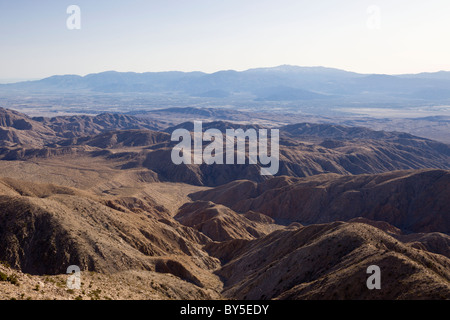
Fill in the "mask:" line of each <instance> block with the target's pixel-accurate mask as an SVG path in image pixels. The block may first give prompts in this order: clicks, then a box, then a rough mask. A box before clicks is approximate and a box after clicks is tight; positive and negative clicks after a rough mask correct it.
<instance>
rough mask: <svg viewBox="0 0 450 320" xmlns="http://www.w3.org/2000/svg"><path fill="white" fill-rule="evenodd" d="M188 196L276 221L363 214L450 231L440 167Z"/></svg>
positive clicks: (449, 194) (240, 186)
mask: <svg viewBox="0 0 450 320" xmlns="http://www.w3.org/2000/svg"><path fill="white" fill-rule="evenodd" d="M191 197H192V199H194V200H204V201H212V202H215V203H218V204H223V205H225V206H228V207H230V208H231V209H233V210H235V211H237V212H247V211H249V210H254V211H257V212H261V213H264V214H266V215H268V216H270V217H272V218H274V219H275V220H279V221H298V222H300V223H304V224H310V223H323V222H331V221H336V220H350V219H352V218H356V217H364V218H368V219H371V220H377V221H386V222H389V223H390V224H392V225H394V226H395V227H398V228H400V229H403V230H409V231H414V232H432V231H437V232H444V233H450V219H449V214H450V203H449V201H448V199H449V198H450V172H449V171H445V170H419V171H397V172H389V173H384V174H376V175H357V176H338V175H319V176H314V177H308V178H289V177H276V178H273V179H271V180H268V181H265V182H262V183H259V184H257V183H254V182H250V181H235V182H232V183H230V184H227V185H223V186H220V187H217V188H215V189H212V190H206V191H200V192H198V193H194V194H192V195H191Z"/></svg>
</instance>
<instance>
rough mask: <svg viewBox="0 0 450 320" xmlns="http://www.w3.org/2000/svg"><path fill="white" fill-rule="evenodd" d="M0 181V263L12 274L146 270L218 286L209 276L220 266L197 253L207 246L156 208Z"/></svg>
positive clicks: (203, 239)
mask: <svg viewBox="0 0 450 320" xmlns="http://www.w3.org/2000/svg"><path fill="white" fill-rule="evenodd" d="M0 181H1V183H0V185H2V188H1V191H2V195H0V208H2V209H1V210H0V261H7V262H8V263H9V264H10V265H11V266H13V267H14V268H18V269H20V270H22V271H23V272H27V273H31V274H40V275H42V274H61V273H65V271H66V269H67V267H68V266H69V265H78V266H79V267H80V268H81V269H82V270H84V271H87V270H89V271H97V272H101V273H112V272H117V271H126V270H150V271H156V272H162V273H171V274H173V275H175V276H177V277H179V278H181V279H183V280H186V281H188V282H191V283H194V284H195V285H197V286H200V287H208V288H214V289H217V288H218V287H219V286H220V283H219V281H218V280H217V279H216V278H215V277H214V276H212V275H211V272H209V271H208V270H209V269H214V268H216V267H217V266H218V261H217V260H216V259H213V258H211V257H209V256H208V254H207V253H206V252H204V251H203V250H202V246H203V245H204V244H206V243H208V242H210V241H211V240H210V239H209V238H207V237H206V236H204V235H202V234H200V233H198V232H196V231H195V230H193V229H191V228H188V227H184V226H181V225H180V224H178V223H176V221H174V220H172V219H171V217H170V215H169V214H168V213H167V212H165V211H164V210H163V209H162V208H160V207H158V206H156V205H155V204H152V203H146V206H142V205H141V210H130V209H128V208H127V206H126V204H127V203H131V202H130V201H129V200H127V199H121V198H117V197H111V196H108V197H102V198H99V197H97V196H94V195H91V194H90V193H88V192H84V191H79V190H77V189H73V188H66V187H58V186H55V185H46V184H33V183H27V182H23V181H15V180H12V179H6V180H5V179H2V180H0ZM141 202H142V201H141ZM194 257H195V258H194Z"/></svg>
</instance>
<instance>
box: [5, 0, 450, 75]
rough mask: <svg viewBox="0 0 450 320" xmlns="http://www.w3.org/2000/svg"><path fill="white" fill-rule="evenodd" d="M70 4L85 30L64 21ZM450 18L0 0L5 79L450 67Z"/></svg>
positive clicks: (437, 8) (195, 3) (358, 6)
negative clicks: (268, 69) (257, 69)
mask: <svg viewBox="0 0 450 320" xmlns="http://www.w3.org/2000/svg"><path fill="white" fill-rule="evenodd" d="M71 4H75V5H78V6H79V7H80V9H81V29H80V30H69V29H68V28H67V26H66V20H67V18H68V17H69V14H67V13H66V9H67V7H68V6H69V5H71ZM373 5H375V6H377V7H375V8H379V9H380V11H379V12H380V16H379V17H380V19H379V22H380V23H379V26H380V28H379V29H378V28H376V26H377V21H378V20H377V13H376V12H377V11H376V10H375V11H370V12H369V13H368V11H367V10H368V8H369V7H370V6H373ZM449 17H450V1H449V0H426V1H425V0H421V1H417V0H390V1H387V0H379V1H376V0H373V1H365V0H317V1H312V0H310V1H302V0H276V1H274V0H158V1H153V0H146V1H144V0H141V1H140V0H127V1H125V0H108V1H104V0H89V1H84V0H73V1H64V0H54V1H50V0H44V1H36V0H33V1H32V0H29V1H23V0H15V1H12V0H11V1H6V0H0V78H42V77H46V76H50V75H53V74H79V75H85V74H88V73H94V72H101V71H106V70H117V71H135V72H145V71H167V70H182V71H193V70H197V71H204V72H214V71H217V70H223V69H234V70H245V69H249V68H254V67H270V66H277V65H281V64H292V65H300V66H319V65H320V66H326V67H335V68H341V69H345V70H350V71H357V72H362V73H389V74H398V73H417V72H422V71H439V70H450V58H449V57H450V18H449ZM374 27H375V28H374Z"/></svg>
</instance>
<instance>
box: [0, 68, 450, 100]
mask: <svg viewBox="0 0 450 320" xmlns="http://www.w3.org/2000/svg"><path fill="white" fill-rule="evenodd" d="M4 90H6V91H11V90H19V91H29V92H71V91H79V92H93V93H95V92H97V93H98V92H101V93H132V92H135V93H172V94H174V93H176V94H180V95H187V96H191V97H201V98H213V99H225V98H232V97H234V98H236V97H239V98H242V97H247V98H248V97H250V98H252V99H254V100H256V101H298V100H320V99H330V98H345V97H361V98H374V97H379V98H389V97H390V98H397V99H413V100H417V99H419V100H426V101H427V100H433V101H441V100H447V99H450V72H446V71H440V72H435V73H419V74H405V75H384V74H359V73H355V72H348V71H343V70H339V69H333V68H325V67H298V66H289V65H284V66H279V67H274V68H258V69H250V70H246V71H241V72H238V71H233V70H227V71H219V72H215V73H211V74H207V73H203V72H179V71H170V72H145V73H134V72H115V71H108V72H102V73H96V74H89V75H86V76H84V77H82V76H78V75H57V76H51V77H49V78H45V79H42V80H37V81H25V82H18V83H13V84H0V92H1V91H4Z"/></svg>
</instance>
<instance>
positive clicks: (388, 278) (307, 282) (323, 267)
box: [210, 222, 450, 299]
mask: <svg viewBox="0 0 450 320" xmlns="http://www.w3.org/2000/svg"><path fill="white" fill-rule="evenodd" d="M230 245H232V246H234V247H235V244H233V242H230ZM210 246H212V247H214V246H213V245H210ZM224 250H226V245H225V246H223V247H222V251H221V252H222V253H223V251H224ZM371 265H377V266H379V267H380V269H381V290H369V289H368V288H367V286H366V280H367V278H368V276H369V275H368V274H367V273H366V270H367V268H368V267H369V266H371ZM449 270H450V260H449V259H448V258H446V257H444V256H442V255H438V254H432V253H429V252H427V251H423V250H419V249H415V248H412V247H411V246H409V245H405V244H402V243H401V242H399V241H397V240H396V239H395V238H393V237H391V236H389V235H387V234H386V233H385V232H383V231H381V230H380V229H378V228H375V227H372V226H369V225H367V224H362V223H344V222H333V223H329V224H322V225H311V226H307V227H299V228H296V229H291V230H284V231H276V232H274V233H272V234H270V235H268V236H265V237H263V238H260V239H257V240H254V241H250V242H245V243H242V244H241V245H240V246H238V249H236V248H235V249H234V255H233V256H232V257H230V260H229V261H228V262H227V261H225V264H224V266H223V267H222V268H221V269H220V270H219V271H218V272H217V273H218V275H220V276H221V277H222V278H223V279H224V281H225V290H224V294H225V296H226V297H229V298H237V299H442V298H448V297H449V296H450V273H449Z"/></svg>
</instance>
